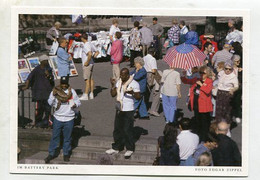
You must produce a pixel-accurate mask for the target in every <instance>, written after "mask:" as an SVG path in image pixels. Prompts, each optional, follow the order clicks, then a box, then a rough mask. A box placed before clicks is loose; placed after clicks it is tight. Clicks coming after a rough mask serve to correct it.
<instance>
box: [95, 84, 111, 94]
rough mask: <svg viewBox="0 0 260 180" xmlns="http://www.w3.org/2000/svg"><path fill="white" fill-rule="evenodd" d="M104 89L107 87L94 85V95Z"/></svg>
mask: <svg viewBox="0 0 260 180" xmlns="http://www.w3.org/2000/svg"><path fill="white" fill-rule="evenodd" d="M104 89H108V88H106V87H102V86H96V87H95V89H94V92H93V93H94V96H97V95H98V94H99V93H101V92H102V91H103V90H104Z"/></svg>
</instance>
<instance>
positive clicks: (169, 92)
mask: <svg viewBox="0 0 260 180" xmlns="http://www.w3.org/2000/svg"><path fill="white" fill-rule="evenodd" d="M161 82H163V87H162V91H161V92H162V94H164V95H166V96H178V91H177V85H179V84H181V78H180V73H179V72H177V71H175V70H173V69H166V70H164V71H163V75H162V80H161Z"/></svg>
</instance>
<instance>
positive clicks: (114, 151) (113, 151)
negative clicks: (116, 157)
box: [106, 149, 119, 155]
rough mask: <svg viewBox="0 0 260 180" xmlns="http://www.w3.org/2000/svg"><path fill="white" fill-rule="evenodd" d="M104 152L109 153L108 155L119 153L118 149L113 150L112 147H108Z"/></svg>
mask: <svg viewBox="0 0 260 180" xmlns="http://www.w3.org/2000/svg"><path fill="white" fill-rule="evenodd" d="M106 153H107V154H109V155H112V154H117V153H119V151H118V150H114V149H109V150H106Z"/></svg>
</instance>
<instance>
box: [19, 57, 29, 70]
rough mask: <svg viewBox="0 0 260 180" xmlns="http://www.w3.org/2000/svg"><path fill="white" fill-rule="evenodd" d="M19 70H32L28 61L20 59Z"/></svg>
mask: <svg viewBox="0 0 260 180" xmlns="http://www.w3.org/2000/svg"><path fill="white" fill-rule="evenodd" d="M18 70H19V71H21V70H30V69H29V65H28V63H27V61H26V59H18Z"/></svg>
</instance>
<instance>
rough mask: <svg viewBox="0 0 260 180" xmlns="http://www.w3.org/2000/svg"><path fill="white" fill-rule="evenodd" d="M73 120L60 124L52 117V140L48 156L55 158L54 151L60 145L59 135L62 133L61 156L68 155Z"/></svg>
mask: <svg viewBox="0 0 260 180" xmlns="http://www.w3.org/2000/svg"><path fill="white" fill-rule="evenodd" d="M73 126H74V120H71V121H67V122H61V121H58V120H57V119H56V118H55V117H54V121H53V130H52V138H51V142H50V146H49V155H51V156H55V151H56V149H57V148H58V147H59V145H60V134H61V131H63V138H64V139H63V155H64V156H65V155H69V153H70V151H71V134H72V130H73Z"/></svg>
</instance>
